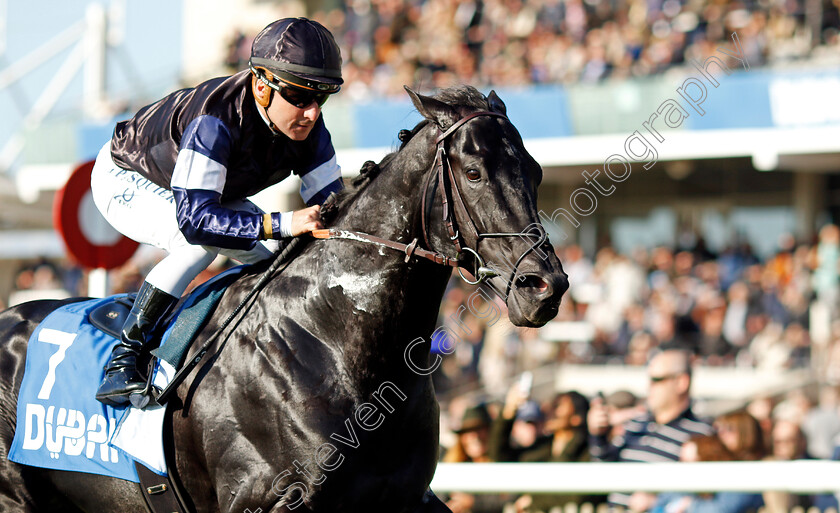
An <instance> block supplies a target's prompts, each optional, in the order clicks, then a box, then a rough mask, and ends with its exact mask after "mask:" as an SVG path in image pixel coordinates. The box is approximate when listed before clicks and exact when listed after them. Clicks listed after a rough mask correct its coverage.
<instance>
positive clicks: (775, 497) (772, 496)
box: [764, 419, 813, 512]
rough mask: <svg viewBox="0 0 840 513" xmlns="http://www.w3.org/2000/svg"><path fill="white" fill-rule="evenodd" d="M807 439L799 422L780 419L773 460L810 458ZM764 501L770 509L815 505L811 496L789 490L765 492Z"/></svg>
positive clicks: (774, 439) (774, 433)
mask: <svg viewBox="0 0 840 513" xmlns="http://www.w3.org/2000/svg"><path fill="white" fill-rule="evenodd" d="M807 447H808V444H807V441H806V440H805V436H804V435H803V434H802V430H801V429H800V427H799V424H798V423H796V422H795V421H792V420H785V419H780V420H778V421H776V423H775V425H774V426H773V452H772V455H771V456H770V459H772V460H779V461H792V460H801V459H809V456H808V453H807ZM764 502H765V503H766V504H767V508H768V509H769V510H770V511H774V512H775V511H790V510H791V508H794V507H797V506H799V507H802V508H806V509H807V508H809V507H811V506H812V505H813V500H812V498H811V497H808V496H806V495H794V494H791V493H787V492H778V491H774V492H764Z"/></svg>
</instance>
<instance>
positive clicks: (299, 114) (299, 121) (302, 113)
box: [268, 92, 321, 141]
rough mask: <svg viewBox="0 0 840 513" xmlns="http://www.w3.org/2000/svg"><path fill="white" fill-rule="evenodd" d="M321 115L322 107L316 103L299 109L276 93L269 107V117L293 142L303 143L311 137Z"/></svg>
mask: <svg viewBox="0 0 840 513" xmlns="http://www.w3.org/2000/svg"><path fill="white" fill-rule="evenodd" d="M320 115H321V107H320V106H319V105H318V104H317V103H316V102H314V101H313V102H312V103H310V104H309V105H307V106H306V107H303V108H299V107H295V106H294V105H292V104H291V103H289V102H288V101H286V100H285V99H284V98H283V97H282V96H281V95H280V94H278V93H276V92H275V94H274V98H273V99H272V101H271V105H269V106H268V117H269V118H270V119H271V121H272V122H274V124H275V125H276V126H277V129H278V130H280V131H281V132H283V133H284V134H285V135H286V136H287V137H288V138H289V139H291V140H293V141H302V140H304V139H306V138H307V137H309V133H310V132H311V131H312V128H313V127H314V126H315V122H316V121H317V120H318V116H320Z"/></svg>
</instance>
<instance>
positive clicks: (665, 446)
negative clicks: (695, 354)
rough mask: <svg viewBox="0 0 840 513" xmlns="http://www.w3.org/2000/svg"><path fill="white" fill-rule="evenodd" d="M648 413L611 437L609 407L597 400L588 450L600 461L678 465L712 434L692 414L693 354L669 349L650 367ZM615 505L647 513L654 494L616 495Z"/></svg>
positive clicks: (590, 421)
mask: <svg viewBox="0 0 840 513" xmlns="http://www.w3.org/2000/svg"><path fill="white" fill-rule="evenodd" d="M648 377H649V379H650V386H649V388H648V397H647V406H648V412H647V413H645V414H643V415H641V416H639V417H635V418H633V419H631V420H629V421H627V422H626V423H625V424H624V426H623V427H624V433H623V434H621V435H617V436H613V437H612V438H610V437H609V433H610V431H611V429H610V428H611V426H610V423H609V414H608V410H607V406H606V405H605V404H604V401H603V400H601V399H595V400H593V401H592V405H591V408H590V411H589V415H588V424H589V451H590V454H591V455H592V459H593V460H595V461H619V462H621V461H632V462H657V461H659V462H662V461H679V457H680V449H681V447H682V445H683V443H685V442H686V441H688V440H689V439H690V438H691V437H692V436H695V435H709V434H712V433H713V431H714V430H713V428H712V425H711V423H710V422H707V421H704V420H701V419H699V418H697V416H695V415H694V412H692V410H691V397H690V394H689V392H690V389H691V354H690V353H688V352H687V351H682V350H678V349H669V350H665V351H662V352H660V353H658V354H657V355H655V356H654V357H653V358H651V360H650V362H649V363H648ZM609 501H610V503H611V504H613V505H619V506H624V507H628V506H631V507H633V509H634V510H640V511H646V510H648V509H649V508H650V506H652V505H653V502H654V501H655V496H653V495H651V494H645V493H636V494H633V495H628V494H620V493H612V494H610V497H609Z"/></svg>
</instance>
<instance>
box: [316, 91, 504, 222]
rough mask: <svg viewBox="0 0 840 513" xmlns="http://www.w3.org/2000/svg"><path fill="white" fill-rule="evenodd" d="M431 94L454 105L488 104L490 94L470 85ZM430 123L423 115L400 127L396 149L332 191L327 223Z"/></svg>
mask: <svg viewBox="0 0 840 513" xmlns="http://www.w3.org/2000/svg"><path fill="white" fill-rule="evenodd" d="M432 98H434V99H436V100H438V101H441V102H443V103H446V104H447V105H450V106H452V107H455V108H459V107H461V108H477V109H488V108H489V102H488V101H487V97H485V96H484V95H483V94H481V92H479V91H478V89H476V88H474V87H472V86H468V85H460V86H455V87H448V88H446V89H441V90H440V91H438V92H437V93H436V94H435V95H433V96H432ZM459 110H460V109H459ZM429 123H430V121H429V120H428V119H424V120H422V121H420V122H419V123H417V125H415V126H414V128H412V129H411V130H400V131H399V136H398V137H399V140H400V147H399V148H398V149H397V150H395V151H393V152H391V153H389V154H387V155H385V156H384V157H383V158H382V160H381V161H380V162H379V163H378V164H377V163H376V162H373V161H372V160H368V161H367V162H365V163H364V164H362V168H361V169H360V170H359V176H357V177H355V178H353V179H352V180H351V181H350V184H345V185H346V187H345V188H344V189H343V190H341V191H340V192H338V193H333V194H331V195H330V197H329V198H327V201H325V202H324V205H323V206H322V207H321V219H322V220H323V221H324V222H325V223H327V224H329V222H330V221H332V220H333V219H335V216H336V215H338V213H339V212H340V211H341V210H342V208H343V207H344V206H346V205H347V204H349V203H351V202H352V201H353V199H354V198H355V197H356V196H357V195H358V194H359V193H360V192H361V191H362V190H364V188H365V187H367V185H368V184H370V182H371V181H373V179H374V178H376V176H378V175H379V173H380V172H381V171H382V170H383V169H386V168H388V167H389V166H390V164H391V162H392V161H393V160H394V159H395V158H396V156H397V154H398V153H399V152H400V151H402V149H403V148H404V147H405V145H406V144H408V141H410V140H411V139H412V138H413V137H414V136H415V135H417V133H419V132H420V130H422V129H423V128H424V127H425V126H426V125H428V124H429Z"/></svg>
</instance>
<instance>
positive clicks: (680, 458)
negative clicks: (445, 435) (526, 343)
mask: <svg viewBox="0 0 840 513" xmlns="http://www.w3.org/2000/svg"><path fill="white" fill-rule="evenodd" d="M691 361H692V359H691V354H690V352H688V351H684V350H682V349H673V348H664V349H663V350H662V351H660V352H658V353H657V354H656V355H655V356H654V357H653V358H651V360H650V362H649V364H648V366H647V374H648V382H649V385H648V391H647V396H646V397H645V398H638V397H636V396H635V395H634V394H632V393H631V392H629V391H625V390H620V391H617V392H614V393H612V394H610V395H608V396H606V397H604V396H602V395H599V396H596V397H592V398H587V397H585V396H583V395H582V394H580V393H578V392H576V391H563V392H560V393H558V394H556V395H554V396H553V397H552V398H550V399H549V400H545V401H542V402H538V401H536V400H534V399H532V398H530V395H529V390H528V389H527V387H523V386H522V383H521V382H516V383H515V384H514V385H513V386H511V387H510V389H509V390H508V392H507V394H506V395H505V397H504V398H503V399H502V400H499V401H488V402H480V403H477V404H472V403H469V402H467V401H461V400H457V399H456V400H454V401H452V402H451V403H450V408H449V413H450V414H451V415H452V418H454V419H456V420H454V421H453V422H451V424H450V425H449V428H450V432H451V433H452V438H451V441H450V445H449V446H447V447H443V448H442V451H441V454H442V458H441V461H443V462H448V463H469V462H558V463H560V462H563V463H584V462H590V461H594V462H668V461H674V462H704V461H705V462H710V461H716V462H727V461H794V460H814V459H831V460H838V459H840V401H838V387H837V386H834V385H826V386H823V387H821V388H818V389H814V391H813V392H814V394H813V396H810V395H809V393H808V392H806V391H802V390H798V391H792V392H790V393H787V394H784V395H783V396H780V397H778V398H773V399H771V398H761V399H757V400H756V401H754V402H751V403H749V404H747V405H745V406H744V407H742V408H738V409H735V410H733V411H730V412H727V413H725V414H722V415H719V416H717V417H716V418H713V419H706V418H702V417H699V416H697V415H696V414H695V413H694V412H693V410H692V404H693V401H692V396H691V379H692V364H691ZM444 499H445V500H446V501H447V505H448V506H449V507H450V509H452V511H454V512H455V513H468V512H473V513H493V512H502V511H504V512H506V513H524V512H540V511H542V512H551V511H578V509H577V508H572V509H567V508H569V506H570V505H574V506H581V505H587V504H589V505H598V506H599V508H604V509H605V510H607V511H628V512H638V513H641V512H652V513H748V512H756V511H759V509H761V511H764V512H766V513H788V512H790V511H796V508H803V509H802V510H801V511H805V510H807V511H809V512H815V511H820V512H824V511H837V508H838V502H837V497H835V496H834V495H833V494H810V495H804V494H803V495H800V494H791V493H787V492H780V491H766V492H763V493H759V492H752V493H741V492H718V493H686V492H663V493H660V494H655V493H648V492H645V491H639V492H635V493H611V494H609V495H600V496H599V495H586V494H580V493H555V494H502V495H498V494H497V495H474V494H469V493H460V492H453V493H450V494H446V495H445V496H444ZM558 508H562V509H558ZM580 511H583V509H582V508H581V509H580ZM589 511H592V509H589ZM599 511H601V509H599Z"/></svg>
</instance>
